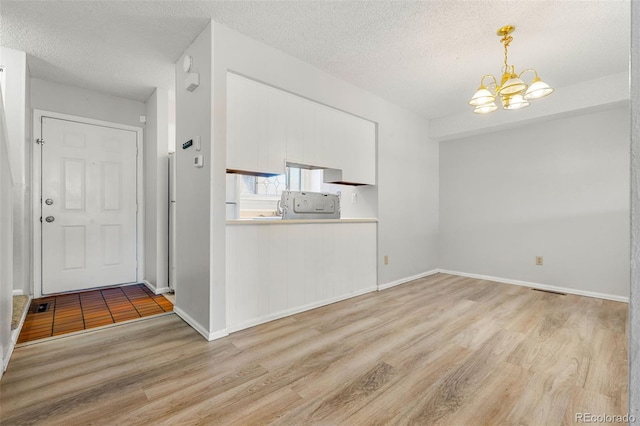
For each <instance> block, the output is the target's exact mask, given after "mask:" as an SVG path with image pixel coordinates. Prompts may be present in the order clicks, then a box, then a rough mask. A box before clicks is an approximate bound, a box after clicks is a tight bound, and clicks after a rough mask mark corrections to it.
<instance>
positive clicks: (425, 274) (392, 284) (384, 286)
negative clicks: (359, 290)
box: [378, 269, 440, 291]
mask: <svg viewBox="0 0 640 426" xmlns="http://www.w3.org/2000/svg"><path fill="white" fill-rule="evenodd" d="M438 272H440V270H439V269H432V270H431V271H427V272H423V273H421V274H417V275H413V276H410V277H406V278H401V279H399V280H396V281H392V282H390V283H386V284H378V291H382V290H386V289H388V288H391V287H395V286H397V285H400V284H406V283H408V282H411V281H414V280H417V279H420V278H424V277H428V276H429V275H435V274H437V273H438Z"/></svg>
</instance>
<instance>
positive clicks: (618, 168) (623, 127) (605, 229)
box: [440, 107, 629, 298]
mask: <svg viewBox="0 0 640 426" xmlns="http://www.w3.org/2000/svg"><path fill="white" fill-rule="evenodd" d="M628 164H629V109H628V108H627V107H623V108H615V109H611V110H608V111H604V112H596V113H591V114H586V115H582V116H577V117H570V118H559V119H556V120H552V121H547V122H545V123H542V124H539V125H528V126H522V127H519V128H517V129H512V130H504V131H500V132H494V133H490V134H486V135H482V136H476V137H468V138H463V139H458V140H451V141H446V142H441V145H440V259H441V261H440V268H442V269H446V270H451V271H457V272H464V273H470V274H478V275H486V276H491V277H498V278H503V279H511V280H519V281H526V282H533V283H539V284H545V285H552V286H559V287H564V288H567V289H572V290H577V291H579V292H591V293H599V294H602V295H610V296H614V297H619V298H625V297H628V295H629V272H628V271H629V168H628ZM535 256H543V257H544V265H543V266H536V265H535Z"/></svg>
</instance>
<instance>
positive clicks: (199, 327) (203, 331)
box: [173, 306, 229, 342]
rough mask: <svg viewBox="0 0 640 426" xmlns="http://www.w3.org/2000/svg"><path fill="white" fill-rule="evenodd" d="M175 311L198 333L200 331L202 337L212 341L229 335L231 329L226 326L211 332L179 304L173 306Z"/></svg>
mask: <svg viewBox="0 0 640 426" xmlns="http://www.w3.org/2000/svg"><path fill="white" fill-rule="evenodd" d="M173 312H175V313H176V315H178V316H179V317H180V318H182V320H183V321H184V322H186V323H187V324H189V326H191V328H193V329H194V330H196V331H197V332H198V333H200V334H201V335H202V337H204V338H205V339H207V340H208V341H209V342H210V341H212V340H216V339H220V338H222V337H225V336H228V335H229V331H228V330H227V329H226V328H224V329H222V330H217V331H213V332H211V333H210V332H208V331H207V329H206V328H205V327H203V326H202V325H201V324H200V323H198V322H197V321H196V320H194V319H193V318H191V316H190V315H189V314H187V313H186V312H185V311H183V310H182V309H180V308H179V307H178V306H174V307H173Z"/></svg>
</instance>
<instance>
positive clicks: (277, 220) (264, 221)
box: [227, 217, 378, 225]
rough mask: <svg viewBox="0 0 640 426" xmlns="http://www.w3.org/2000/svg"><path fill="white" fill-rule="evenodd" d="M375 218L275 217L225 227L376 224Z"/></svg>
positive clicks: (234, 221)
mask: <svg viewBox="0 0 640 426" xmlns="http://www.w3.org/2000/svg"><path fill="white" fill-rule="evenodd" d="M376 222H378V219H375V218H354V219H284V220H283V219H280V218H277V217H273V218H272V217H263V218H252V219H235V220H227V225H298V224H303V223H376Z"/></svg>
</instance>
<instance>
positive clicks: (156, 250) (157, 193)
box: [143, 88, 169, 292]
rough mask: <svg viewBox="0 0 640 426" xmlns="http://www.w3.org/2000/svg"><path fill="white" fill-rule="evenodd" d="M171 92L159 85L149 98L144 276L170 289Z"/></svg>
mask: <svg viewBox="0 0 640 426" xmlns="http://www.w3.org/2000/svg"><path fill="white" fill-rule="evenodd" d="M168 109H169V92H168V91H167V90H166V89H161V88H157V89H156V90H155V91H154V92H153V94H152V95H151V97H149V99H148V100H147V102H146V113H145V115H146V117H147V122H146V124H145V135H144V163H143V164H144V218H145V222H144V279H145V280H146V281H147V282H148V283H149V285H150V286H151V287H153V288H154V289H155V290H156V292H164V291H168V290H169V270H168V264H169V261H168V255H169V240H168V236H169V217H168V216H169V210H168V208H169V207H168V206H169V199H168V190H169V174H168V167H169V157H168V139H169V135H168V131H169V126H168V122H167V120H168V115H169V111H168Z"/></svg>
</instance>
